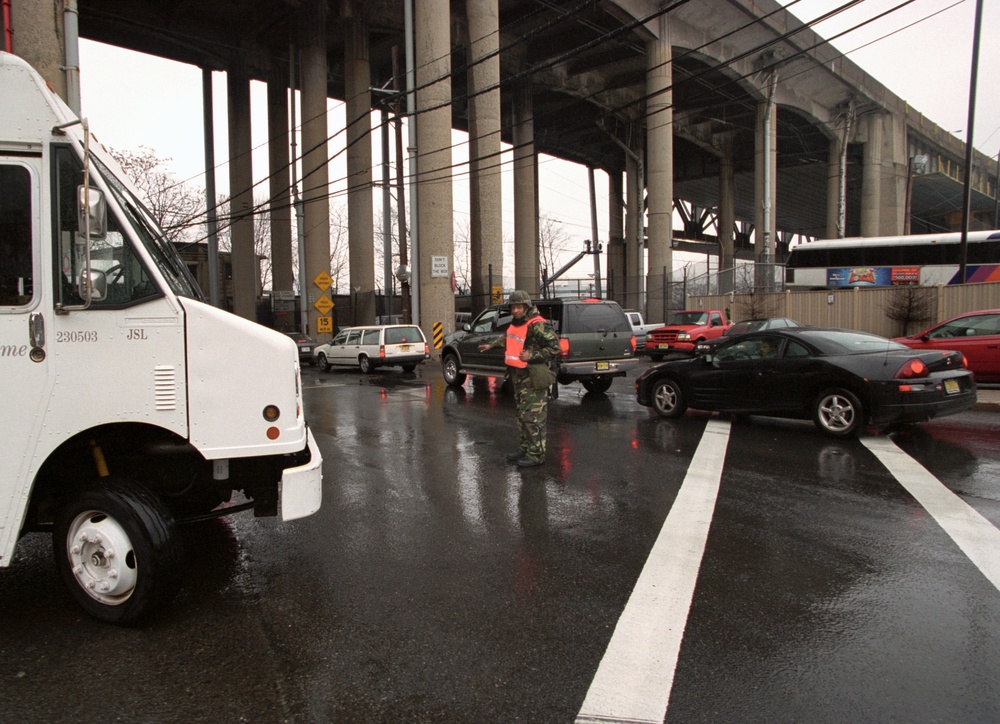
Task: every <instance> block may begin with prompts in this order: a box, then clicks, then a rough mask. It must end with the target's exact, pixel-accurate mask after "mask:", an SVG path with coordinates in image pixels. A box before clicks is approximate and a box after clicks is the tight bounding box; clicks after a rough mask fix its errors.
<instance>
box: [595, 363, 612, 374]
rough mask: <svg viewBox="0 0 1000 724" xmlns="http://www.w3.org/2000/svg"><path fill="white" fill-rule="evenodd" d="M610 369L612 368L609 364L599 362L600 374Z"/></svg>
mask: <svg viewBox="0 0 1000 724" xmlns="http://www.w3.org/2000/svg"><path fill="white" fill-rule="evenodd" d="M609 369H611V368H610V367H609V366H608V363H607V362H598V363H597V371H598V372H603V371H604V370H609Z"/></svg>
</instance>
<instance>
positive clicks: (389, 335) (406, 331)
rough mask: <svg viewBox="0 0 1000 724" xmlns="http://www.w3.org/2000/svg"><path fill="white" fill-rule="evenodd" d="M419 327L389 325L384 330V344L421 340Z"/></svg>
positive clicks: (422, 339)
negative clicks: (389, 326)
mask: <svg viewBox="0 0 1000 724" xmlns="http://www.w3.org/2000/svg"><path fill="white" fill-rule="evenodd" d="M423 341H424V338H423V337H422V336H421V335H420V328H419V327H391V328H389V329H387V330H385V343H386V344H406V343H407V342H410V343H413V342H423Z"/></svg>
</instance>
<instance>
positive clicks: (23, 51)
mask: <svg viewBox="0 0 1000 724" xmlns="http://www.w3.org/2000/svg"><path fill="white" fill-rule="evenodd" d="M63 4H64V3H63V0H48V1H47V0H32V1H31V2H14V3H11V5H10V25H11V28H12V29H13V30H14V31H15V32H14V34H13V35H12V37H11V44H12V47H11V50H13V51H14V54H15V55H19V56H21V57H22V58H24V59H25V60H26V61H27V62H28V63H29V64H31V66H32V67H33V68H34V69H35V70H37V71H38V73H39V75H41V76H42V77H43V78H44V79H45V80H47V81H48V82H49V85H51V86H52V89H53V90H54V91H55V92H56V95H58V96H59V97H60V98H62V99H63V100H64V101H65V100H66V74H65V73H64V72H63V64H64V63H63V60H64V58H65V49H64V47H63V37H64V29H63V24H64V21H63ZM2 48H3V46H2V45H0V49H2Z"/></svg>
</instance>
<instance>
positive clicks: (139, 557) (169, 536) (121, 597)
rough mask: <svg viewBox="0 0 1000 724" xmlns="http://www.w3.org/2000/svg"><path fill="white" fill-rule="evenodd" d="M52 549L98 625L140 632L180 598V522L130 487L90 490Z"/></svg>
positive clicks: (65, 513)
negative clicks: (143, 623) (145, 622)
mask: <svg viewBox="0 0 1000 724" xmlns="http://www.w3.org/2000/svg"><path fill="white" fill-rule="evenodd" d="M52 542H53V550H54V553H55V557H56V567H57V568H58V569H59V573H60V575H61V576H62V578H63V581H64V582H65V583H66V585H67V586H68V587H69V590H70V593H71V595H72V596H73V598H74V599H76V602H77V603H78V604H79V605H80V606H81V607H82V608H83V609H84V611H86V612H87V613H88V614H90V615H91V616H93V617H94V618H96V619H99V620H101V621H104V622H106V623H112V624H117V625H121V626H128V625H133V624H135V623H138V622H140V621H142V620H143V619H144V618H146V617H148V616H149V615H150V614H152V613H153V612H155V611H156V610H157V609H159V608H161V607H162V606H164V605H165V604H167V603H168V602H169V601H170V599H172V598H173V596H174V595H175V594H176V593H177V589H178V587H179V571H180V562H181V544H180V541H179V539H178V536H177V527H176V525H175V523H174V519H173V518H172V517H171V516H170V513H169V512H167V509H166V507H165V506H164V505H163V503H162V502H161V501H160V500H159V499H158V498H157V497H156V496H154V495H153V494H152V493H150V492H149V491H147V490H146V489H145V488H143V487H142V486H140V485H138V484H135V483H133V482H131V481H125V480H122V481H118V482H115V483H112V484H109V485H106V486H102V487H99V488H92V489H89V490H84V491H83V492H82V493H80V494H79V495H77V496H76V497H74V498H73V499H71V500H69V501H68V502H66V503H65V504H64V505H63V506H62V508H61V509H60V510H59V511H58V513H57V514H56V518H55V526H54V529H53V541H52Z"/></svg>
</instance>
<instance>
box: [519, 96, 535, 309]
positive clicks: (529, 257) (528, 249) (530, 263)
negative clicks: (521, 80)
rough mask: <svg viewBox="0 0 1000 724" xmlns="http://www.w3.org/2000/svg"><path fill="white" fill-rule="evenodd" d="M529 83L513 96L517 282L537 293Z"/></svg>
mask: <svg viewBox="0 0 1000 724" xmlns="http://www.w3.org/2000/svg"><path fill="white" fill-rule="evenodd" d="M533 113H534V111H533V108H532V102H531V86H530V84H525V85H521V86H519V87H518V89H517V90H516V91H515V97H514V129H513V137H514V286H515V287H516V288H517V289H523V290H524V291H526V292H528V293H529V294H532V295H535V294H538V286H539V279H538V197H537V185H538V177H537V175H536V173H535V122H534V117H533Z"/></svg>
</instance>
